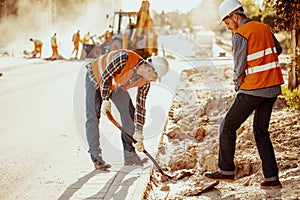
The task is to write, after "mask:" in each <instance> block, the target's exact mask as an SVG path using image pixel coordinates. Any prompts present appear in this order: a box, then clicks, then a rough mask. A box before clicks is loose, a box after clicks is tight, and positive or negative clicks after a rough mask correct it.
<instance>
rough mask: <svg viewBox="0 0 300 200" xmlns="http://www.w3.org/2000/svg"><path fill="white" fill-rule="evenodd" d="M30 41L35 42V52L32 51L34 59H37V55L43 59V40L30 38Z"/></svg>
mask: <svg viewBox="0 0 300 200" xmlns="http://www.w3.org/2000/svg"><path fill="white" fill-rule="evenodd" d="M29 41H31V42H33V44H34V50H33V51H32V57H33V58H35V57H36V55H37V54H38V53H39V54H40V58H41V57H42V46H43V43H42V41H41V40H38V39H33V38H30V39H29Z"/></svg>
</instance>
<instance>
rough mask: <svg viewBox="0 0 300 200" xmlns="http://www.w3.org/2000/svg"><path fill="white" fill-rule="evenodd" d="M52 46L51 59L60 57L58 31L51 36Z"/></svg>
mask: <svg viewBox="0 0 300 200" xmlns="http://www.w3.org/2000/svg"><path fill="white" fill-rule="evenodd" d="M51 48H52V56H51V60H55V59H58V50H57V48H58V46H57V39H56V33H54V35H53V36H52V37H51Z"/></svg>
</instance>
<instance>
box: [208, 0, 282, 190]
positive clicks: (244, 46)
mask: <svg viewBox="0 0 300 200" xmlns="http://www.w3.org/2000/svg"><path fill="white" fill-rule="evenodd" d="M219 14H220V18H221V20H222V21H223V22H224V23H225V24H226V26H227V28H228V29H229V30H231V31H232V32H233V33H234V35H233V52H234V54H233V60H234V83H235V90H236V91H237V96H236V98H235V101H234V103H233V104H232V106H231V107H230V109H229V110H228V112H227V113H226V116H225V118H224V119H223V121H222V123H221V126H220V137H219V140H220V141H219V142H220V147H219V159H218V167H219V170H218V171H217V172H214V173H210V172H209V173H206V174H205V176H206V177H208V178H211V179H219V180H227V181H234V178H235V165H234V153H235V145H236V130H237V129H238V128H239V127H240V126H241V125H242V124H243V123H244V122H245V121H246V119H247V118H248V117H249V116H250V115H251V113H252V112H253V111H254V120H253V131H254V138H255V141H256V146H257V149H258V152H259V156H260V159H261V161H262V171H263V174H264V181H263V182H262V183H261V187H262V188H280V187H281V183H280V181H279V178H278V166H277V162H276V159H275V154H274V148H273V145H272V142H271V140H270V133H269V131H268V129H269V123H270V118H271V113H272V107H273V105H274V103H275V101H276V99H277V96H278V95H280V94H281V87H280V85H281V84H283V77H282V73H281V69H280V66H279V65H278V55H279V54H280V53H281V52H282V48H281V46H280V44H279V42H278V41H277V39H276V38H275V36H274V35H273V34H272V32H271V30H270V27H269V26H267V25H265V24H262V23H259V22H255V21H252V20H250V19H249V18H247V17H246V15H245V13H244V10H243V7H242V4H241V3H240V2H239V1H237V0H224V1H223V2H222V3H221V5H220V7H219Z"/></svg>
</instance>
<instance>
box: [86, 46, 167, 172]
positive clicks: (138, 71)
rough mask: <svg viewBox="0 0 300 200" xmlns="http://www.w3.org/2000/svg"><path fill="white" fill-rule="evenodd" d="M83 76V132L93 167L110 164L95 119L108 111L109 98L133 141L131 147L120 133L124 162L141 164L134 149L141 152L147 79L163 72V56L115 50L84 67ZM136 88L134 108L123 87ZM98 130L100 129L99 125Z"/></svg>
mask: <svg viewBox="0 0 300 200" xmlns="http://www.w3.org/2000/svg"><path fill="white" fill-rule="evenodd" d="M86 68H87V75H86V84H85V87H86V118H87V120H86V124H85V125H86V135H87V140H88V144H89V153H90V155H91V158H92V161H93V163H94V166H95V169H102V170H103V169H107V168H110V167H111V166H110V165H109V164H106V163H105V161H104V160H103V158H102V151H101V147H100V142H99V137H100V136H99V127H98V126H99V120H100V110H101V113H102V114H104V115H106V111H110V110H111V101H112V102H113V103H114V104H115V106H116V108H117V109H118V111H119V113H120V116H121V122H122V126H123V127H124V129H125V130H127V131H128V132H129V133H131V134H133V133H134V134H133V138H134V139H135V140H136V141H137V143H136V144H135V147H134V146H133V144H132V143H131V142H130V141H129V140H128V139H127V138H126V137H124V136H123V134H122V143H123V150H124V164H125V165H143V164H144V162H145V160H141V159H140V158H139V156H138V155H137V154H136V151H135V148H136V149H137V150H138V151H140V152H142V151H143V150H144V145H143V138H144V137H143V135H142V132H143V126H144V122H145V114H146V113H145V112H146V110H145V101H146V98H147V94H148V91H149V89H150V82H153V81H156V80H157V79H158V78H161V77H162V76H163V75H165V74H166V73H167V71H168V69H169V63H168V61H167V60H166V59H165V58H164V57H160V56H153V57H150V58H148V59H147V60H144V59H143V58H142V57H141V56H140V55H138V54H136V53H135V52H133V51H129V50H125V49H123V50H117V51H112V52H110V53H106V54H104V55H102V56H100V57H99V58H97V59H96V60H94V61H93V62H92V63H89V64H88V65H87V66H86ZM132 87H137V88H138V91H137V97H136V107H134V106H133V103H132V100H131V98H130V96H129V93H128V92H127V90H128V89H129V88H132ZM100 130H101V128H100Z"/></svg>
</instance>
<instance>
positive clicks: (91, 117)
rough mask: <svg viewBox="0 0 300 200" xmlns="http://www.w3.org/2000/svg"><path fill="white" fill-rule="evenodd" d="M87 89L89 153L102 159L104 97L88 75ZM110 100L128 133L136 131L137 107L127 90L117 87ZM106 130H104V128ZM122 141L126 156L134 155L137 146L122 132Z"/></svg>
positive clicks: (86, 126) (86, 124)
mask: <svg viewBox="0 0 300 200" xmlns="http://www.w3.org/2000/svg"><path fill="white" fill-rule="evenodd" d="M85 89H86V91H85V92H86V123H85V128H86V136H87V141H88V144H89V153H90V154H91V156H92V159H93V160H95V159H97V160H102V150H101V147H100V131H101V130H102V129H101V127H100V131H99V122H100V116H101V111H100V110H101V104H102V97H101V94H100V90H99V89H98V90H97V89H96V88H95V87H94V83H92V82H91V81H90V79H89V77H88V75H86V82H85ZM110 100H111V101H112V102H113V103H114V105H115V106H116V107H117V109H118V111H119V113H120V117H121V125H122V127H123V128H124V129H125V130H126V131H128V133H130V134H132V135H133V133H134V112H135V108H134V106H133V104H132V100H131V98H130V95H129V93H128V92H127V91H124V90H122V89H116V90H114V91H113V92H112V94H111V96H110ZM102 131H104V130H102ZM121 137H122V143H123V150H124V157H130V156H132V155H134V154H135V153H136V152H135V148H134V147H133V145H132V142H130V141H129V140H128V139H127V138H126V137H125V136H124V135H123V134H122V136H121Z"/></svg>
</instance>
